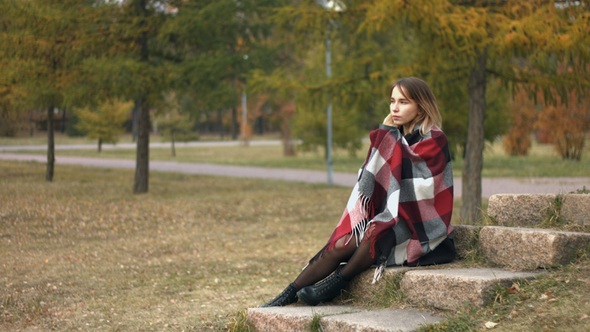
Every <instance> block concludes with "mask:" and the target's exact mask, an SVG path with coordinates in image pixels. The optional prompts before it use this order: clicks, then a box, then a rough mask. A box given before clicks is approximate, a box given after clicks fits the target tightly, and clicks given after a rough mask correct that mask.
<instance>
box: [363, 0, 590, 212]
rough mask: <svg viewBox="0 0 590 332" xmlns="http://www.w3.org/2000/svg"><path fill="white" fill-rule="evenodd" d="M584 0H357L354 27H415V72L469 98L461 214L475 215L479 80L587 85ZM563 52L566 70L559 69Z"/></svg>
mask: <svg viewBox="0 0 590 332" xmlns="http://www.w3.org/2000/svg"><path fill="white" fill-rule="evenodd" d="M588 5H589V4H588V3H586V1H579V2H569V1H545V0H536V1H526V2H525V1H491V0H490V1H485V0H472V1H468V0H463V1H445V0H439V1H428V2H408V1H393V2H392V1H387V0H374V1H364V2H362V4H360V5H359V6H360V7H359V8H361V9H362V12H363V17H364V21H363V23H362V28H363V29H364V30H366V31H368V32H369V33H380V32H383V31H386V30H387V29H391V28H392V27H393V26H395V24H396V23H398V22H399V21H402V22H404V24H405V25H406V26H407V28H408V29H412V30H414V31H417V32H416V36H417V37H418V38H419V39H420V40H421V41H422V44H423V46H422V48H423V49H427V50H428V52H427V53H425V52H422V53H419V54H418V55H419V57H418V58H416V61H417V62H418V63H419V64H420V63H421V64H426V66H417V68H416V69H417V72H426V73H428V74H429V75H428V77H432V78H433V80H435V81H442V82H446V84H465V85H466V87H467V95H468V98H469V102H468V105H467V109H468V114H469V116H468V125H467V139H466V142H467V144H466V147H465V166H464V169H463V178H462V187H463V189H462V192H463V195H462V205H461V219H463V220H466V221H476V220H479V219H480V217H481V213H480V210H481V170H482V166H483V148H484V122H485V119H486V114H487V113H486V88H487V87H488V82H489V81H490V75H491V76H494V77H496V78H498V79H499V80H501V81H502V82H504V84H506V85H509V84H511V83H515V82H517V83H521V84H524V85H525V86H526V88H527V90H529V91H532V92H534V91H537V90H540V91H542V92H543V94H544V96H545V97H546V99H545V100H547V101H550V102H552V101H555V95H553V94H552V91H555V92H557V93H558V96H562V98H563V96H565V94H566V92H567V91H568V90H570V89H574V90H578V91H587V89H588V88H589V87H590V79H589V77H590V75H588V70H587V68H588V67H587V65H586V64H587V63H588V61H589V60H590V52H589V49H588V47H587V45H588V44H589V43H588V41H589V38H590V37H589V35H588V34H587V31H589V24H590V23H589V19H588V18H589V10H590V7H589V6H588ZM560 59H566V62H567V66H568V68H569V69H570V70H568V71H567V72H563V71H561V72H560V71H559V70H558V69H559V68H558V66H557V64H558V63H559V60H560Z"/></svg>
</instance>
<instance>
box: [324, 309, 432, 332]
mask: <svg viewBox="0 0 590 332" xmlns="http://www.w3.org/2000/svg"><path fill="white" fill-rule="evenodd" d="M441 320H442V318H441V317H438V316H435V315H433V314H431V313H429V312H424V311H418V310H415V309H381V310H371V311H365V312H357V313H350V314H342V315H334V316H326V317H325V318H322V319H321V322H320V324H321V326H322V329H321V331H323V332H377V331H379V332H381V331H383V332H394V331H395V332H404V331H416V330H417V329H418V328H419V327H420V326H422V325H429V324H435V323H438V322H439V321H441Z"/></svg>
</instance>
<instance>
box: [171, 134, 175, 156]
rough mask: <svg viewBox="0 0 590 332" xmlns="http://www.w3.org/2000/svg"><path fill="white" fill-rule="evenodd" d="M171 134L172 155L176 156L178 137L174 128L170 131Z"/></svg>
mask: <svg viewBox="0 0 590 332" xmlns="http://www.w3.org/2000/svg"><path fill="white" fill-rule="evenodd" d="M170 136H171V138H172V157H175V158H176V144H175V142H176V137H175V136H174V130H173V131H172V132H171V133H170Z"/></svg>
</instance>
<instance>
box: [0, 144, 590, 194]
mask: <svg viewBox="0 0 590 332" xmlns="http://www.w3.org/2000/svg"><path fill="white" fill-rule="evenodd" d="M4 148H5V147H4ZM94 148H95V147H94ZM1 150H2V148H0V151H1ZM5 151H6V150H5ZM0 160H19V161H34V162H39V163H45V162H46V161H47V157H46V156H45V155H37V154H15V153H6V152H5V153H0ZM56 165H80V166H88V167H104V168H122V169H134V168H135V161H134V160H127V159H104V158H89V157H68V156H57V157H56ZM150 170H151V171H159V172H177V173H185V174H204V175H218V176H232V177H241V178H259V179H274V180H285V181H299V182H307V183H327V175H326V172H325V171H313V170H296V169H282V168H266V167H250V166H230V165H218V164H207V163H179V162H174V161H157V160H152V161H150ZM355 180H356V174H354V173H339V172H335V173H334V174H333V183H334V185H337V186H346V187H352V186H353V185H354V183H355ZM583 186H585V187H586V188H590V177H587V178H572V177H567V178H484V179H483V180H482V197H483V198H488V197H490V196H491V195H494V194H525V193H533V194H559V193H568V192H572V191H575V190H577V189H581V188H582V187H583ZM460 196H461V179H455V197H460Z"/></svg>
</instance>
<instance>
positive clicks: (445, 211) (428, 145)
mask: <svg viewBox="0 0 590 332" xmlns="http://www.w3.org/2000/svg"><path fill="white" fill-rule="evenodd" d="M390 96H391V103H390V106H389V110H390V113H389V114H388V115H387V117H385V120H384V121H383V124H382V125H381V126H379V129H376V130H374V131H372V132H371V133H370V139H371V147H370V148H369V151H368V153H367V158H366V160H365V163H364V164H363V166H362V167H361V169H360V170H359V176H358V179H357V183H356V185H355V186H354V188H353V190H352V193H351V195H350V198H349V201H348V204H347V206H346V208H345V210H344V213H343V215H342V218H341V219H340V222H339V223H338V225H337V226H336V229H335V230H334V232H333V233H332V236H331V237H330V239H329V240H328V243H327V244H326V245H325V247H324V248H323V249H322V250H320V252H319V253H318V254H316V255H315V256H314V257H313V258H312V259H311V260H310V262H309V263H308V264H307V266H306V267H305V268H304V269H303V271H302V272H301V273H300V274H299V276H297V278H296V279H295V280H294V281H293V282H292V283H291V284H290V285H289V286H288V287H287V288H285V290H283V292H281V294H279V295H278V296H277V297H276V298H275V299H273V300H272V301H270V302H268V303H266V304H264V305H262V306H263V307H271V306H285V305H288V304H291V303H295V302H297V300H298V299H301V300H302V301H303V302H305V303H306V304H308V305H316V304H318V303H320V302H327V301H330V300H332V299H333V298H334V297H336V296H338V295H339V294H340V292H341V291H342V289H344V288H345V287H346V285H347V284H348V282H349V281H350V280H351V279H352V278H353V277H355V276H356V275H358V274H359V273H361V272H363V271H365V270H366V269H368V268H369V267H371V265H374V264H375V265H377V269H376V271H375V277H374V279H373V282H376V281H377V280H378V279H379V278H380V277H381V274H382V272H383V269H384V268H385V267H386V266H391V265H403V264H406V265H409V266H417V265H429V264H441V263H447V262H450V261H452V260H453V259H454V258H455V255H456V251H455V247H454V244H453V241H452V239H450V238H449V235H450V234H451V233H452V230H453V228H452V226H451V225H450V221H451V214H452V211H453V175H452V169H451V160H450V155H449V149H448V142H447V139H446V136H445V135H444V133H443V132H442V131H441V129H440V128H441V124H442V118H441V115H440V113H439V111H438V107H437V105H436V99H435V97H434V95H433V93H432V91H431V90H430V88H429V87H428V85H427V84H426V83H425V82H424V81H422V80H421V79H418V78H415V77H408V78H404V79H401V80H399V81H397V82H396V83H394V84H393V85H392V86H391V90H390ZM341 263H346V264H342V265H341Z"/></svg>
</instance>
